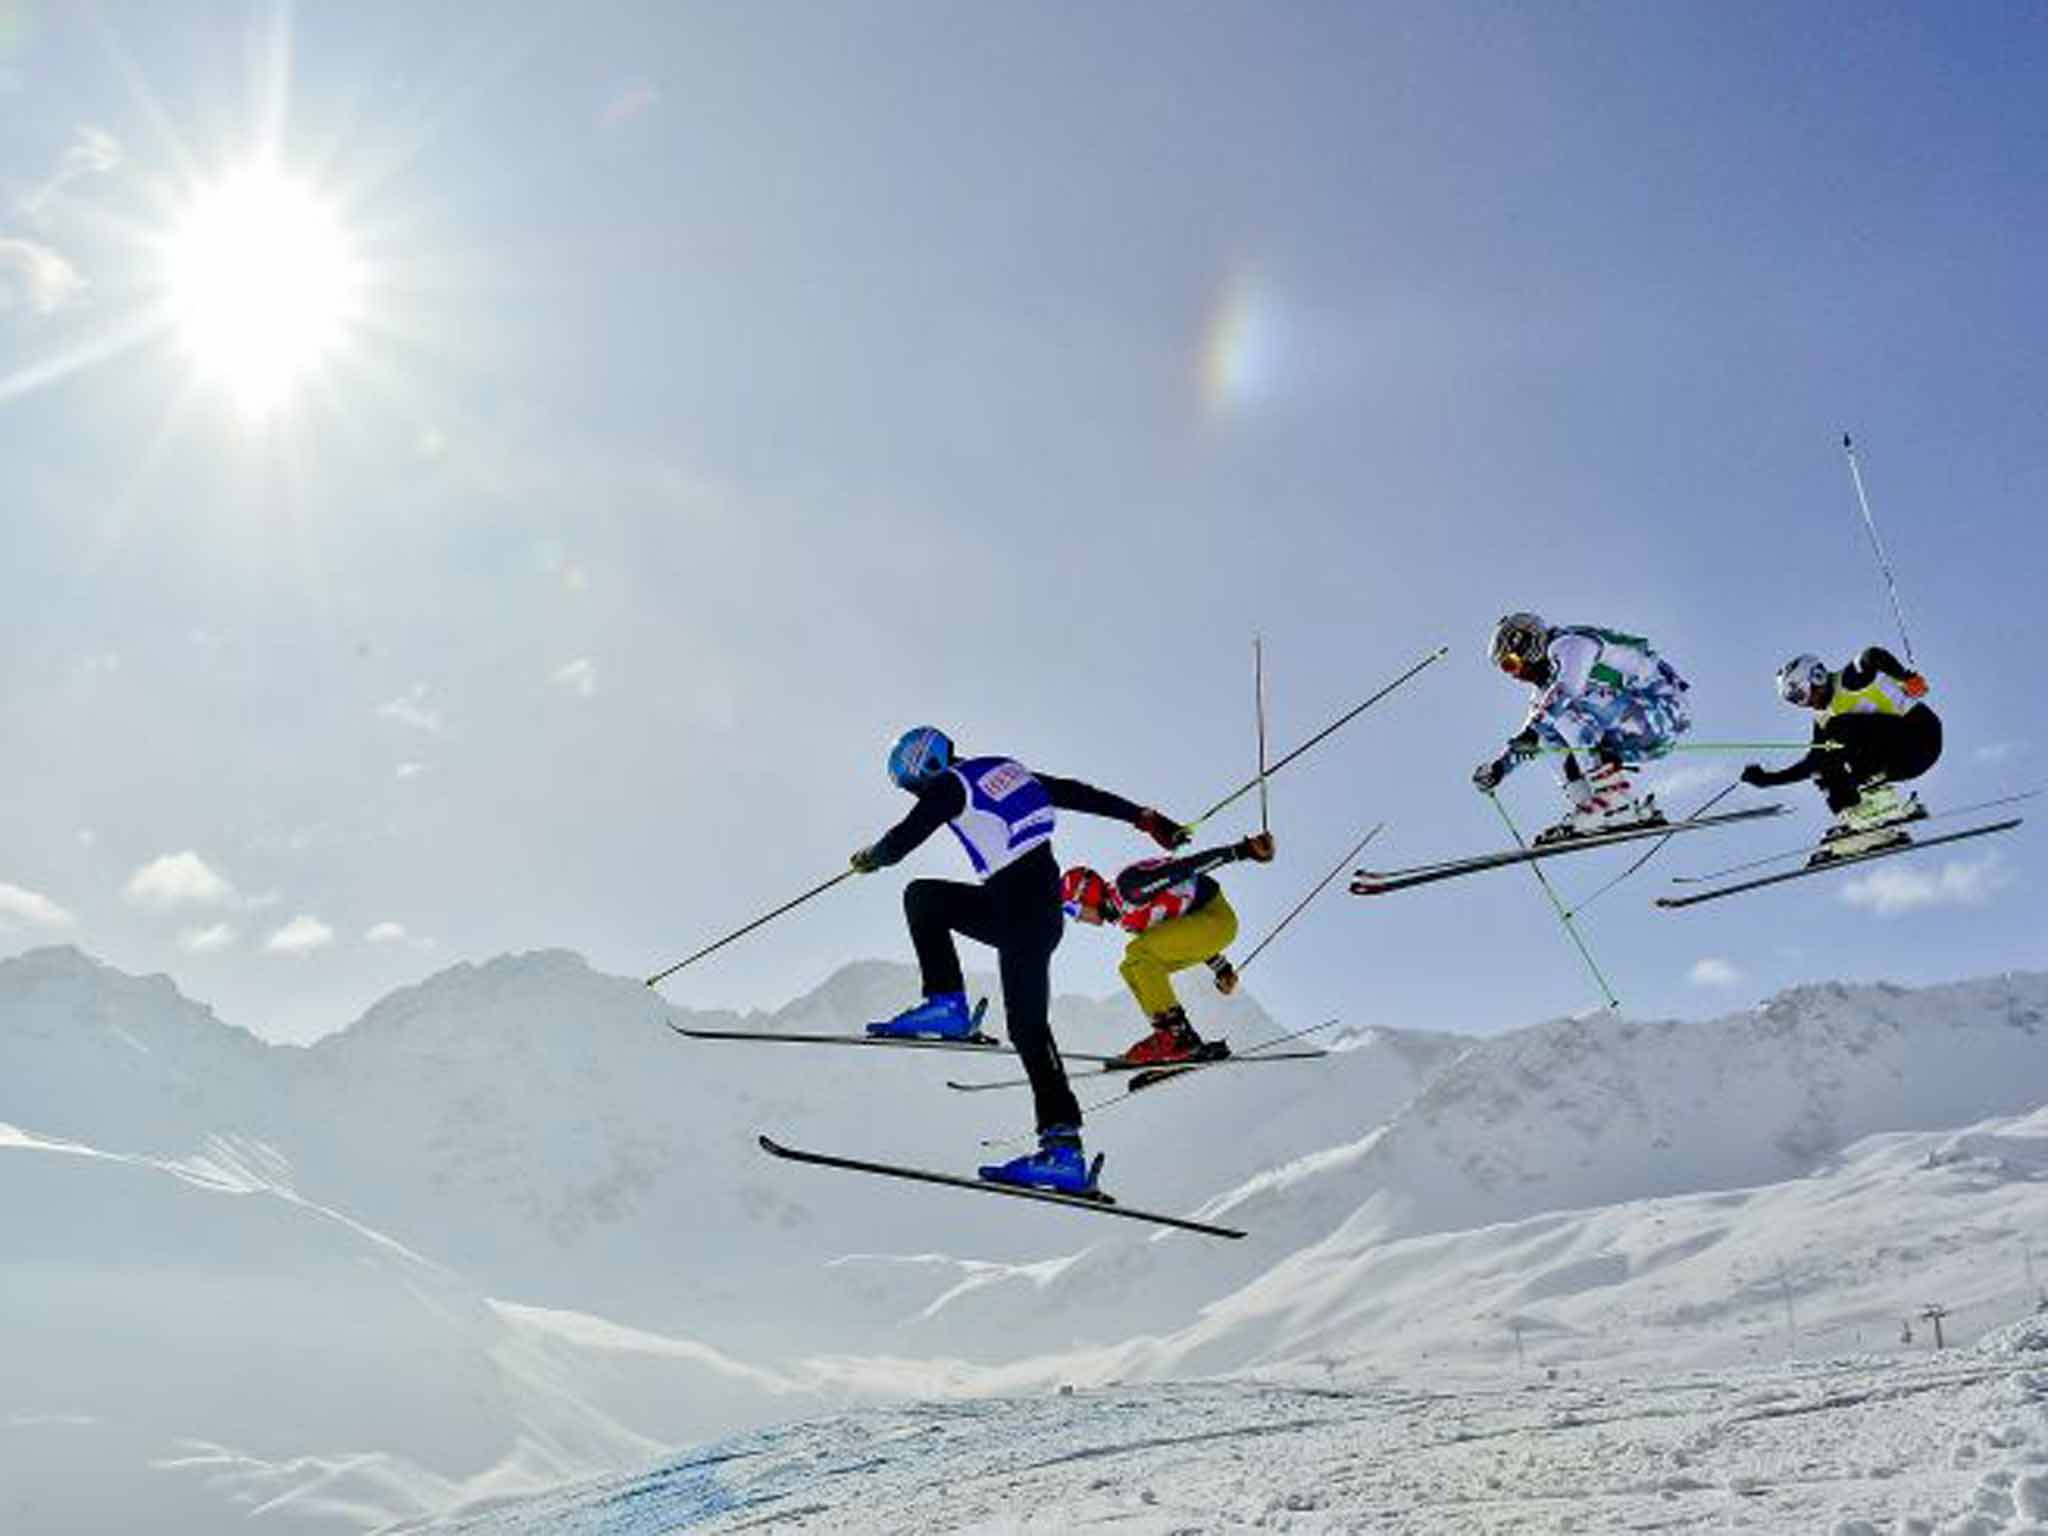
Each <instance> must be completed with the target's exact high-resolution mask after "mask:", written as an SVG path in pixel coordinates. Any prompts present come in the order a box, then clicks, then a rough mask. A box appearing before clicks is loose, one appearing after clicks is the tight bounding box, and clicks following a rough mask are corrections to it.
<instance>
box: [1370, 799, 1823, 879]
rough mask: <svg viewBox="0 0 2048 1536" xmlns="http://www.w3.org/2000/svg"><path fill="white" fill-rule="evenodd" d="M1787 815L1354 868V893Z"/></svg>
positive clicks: (1721, 818) (1751, 813)
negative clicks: (1402, 864)
mask: <svg viewBox="0 0 2048 1536" xmlns="http://www.w3.org/2000/svg"><path fill="white" fill-rule="evenodd" d="M1784 814H1785V807H1784V806H1782V805H1776V804H1773V805H1757V806H1751V807H1750V808H1748V809H1747V810H1741V811H1727V812H1724V813H1722V814H1721V815H1718V816H1696V817H1691V818H1687V819H1685V820H1681V821H1657V822H1650V823H1647V824H1646V825H1643V826H1638V827H1627V828H1624V829H1623V830H1621V831H1619V832H1589V833H1587V834H1586V835H1585V836H1584V837H1563V838H1558V839H1557V840H1556V841H1554V842H1548V843H1533V844H1531V845H1530V846H1529V847H1527V848H1511V849H1507V850H1505V851H1503V852H1500V853H1482V854H1477V855H1475V856H1473V857H1472V858H1468V859H1447V860H1444V861H1442V862H1441V863H1436V864H1417V865H1413V866H1412V867H1410V868H1407V869H1390V870H1373V869H1361V870H1358V871H1356V872H1355V876H1354V878H1353V880H1352V882H1351V894H1352V895H1354V896H1384V895H1387V894H1388V893H1389V892H1392V891H1405V890H1408V889H1409V888H1410V887H1412V886H1418V885H1430V884H1433V883H1434V882H1436V881H1438V880H1455V879H1457V878H1458V877H1459V876H1461V875H1477V874H1481V873H1483V872H1485V871H1486V870H1489V869H1505V868H1507V867H1509V866H1510V865H1514V864H1533V863H1535V862H1537V861H1538V860H1539V859H1554V858H1558V857H1561V856H1562V855H1564V854H1567V853H1587V852H1590V851H1592V850H1593V849H1596V848H1614V847H1618V846H1620V845H1621V844H1623V843H1633V842H1640V841H1641V840H1642V839H1643V838H1646V837H1676V836H1678V835H1679V834H1680V833H1683V832H1700V831H1705V830H1706V829H1708V828H1710V827H1728V826H1735V825H1738V824H1740V823H1742V822H1745V821H1757V820H1760V819H1762V818H1763V817H1766V816H1782V815H1784Z"/></svg>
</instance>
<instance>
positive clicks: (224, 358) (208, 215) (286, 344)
mask: <svg viewBox="0 0 2048 1536" xmlns="http://www.w3.org/2000/svg"><path fill="white" fill-rule="evenodd" d="M164 278H165V282H166V285H167V288H168V291H169V301H170V309H171V317H172V322H173V325H174V327H175V329H176V332H177V335H178V337H179V340H180V342H181V343H182V345H183V347H184V349H185V351H186V352H187V353H188V355H189V356H190V357H191V359H192V362H193V365H194V367H195V369H196V370H197V371H198V372H199V374H200V375H201V376H202V377H204V378H206V379H207V380H209V381H210V382H212V383H214V384H216V385H218V386H219V387H221V388H223V389H225V390H226V391H227V393H228V394H229V395H230V396H231V397H232V398H233V400H234V401H235V403H236V405H237V406H238V407H239V408H240V409H241V411H242V412H243V414H244V415H245V416H246V417H248V418H250V419H252V420H260V419H262V418H265V417H268V416H269V415H271V414H272V413H273V412H275V411H276V410H277V409H278V408H279V407H281V406H282V405H284V404H285V403H286V402H287V401H288V400H289V399H290V398H291V396H292V394H293V392H294V391H295V390H296V389H297V388H298V386H299V385H300V384H302V383H303V382H305V380H306V379H307V378H308V376H309V375H310V374H312V373H313V372H314V371H315V370H316V369H317V368H318V367H319V365H320V364H321V363H322V362H323V361H324V360H326V359H327V358H329V357H331V356H332V355H333V354H334V353H335V352H337V351H338V350H339V349H340V348H341V347H342V346H343V345H344V343H345V342H346V341H347V339H348V334H349V331H350V328H351V326H352V325H353V323H354V322H355V320H356V319H357V318H358V316H357V306H358V304H359V302H360V299H361V289H362V273H361V266H360V263H359V262H358V260H357V257H356V254H355V250H354V247H353V242H352V241H351V240H350V238H349V235H348V232H347V230H346V229H345V228H344V227H343V225H342V222H341V219H340V217H339V216H338V214H337V213H336V211H335V209H334V208H333V206H332V205H331V204H329V203H328V202H327V201H325V200H324V199H322V198H321V197H320V196H319V195H318V194H317V193H315V192H314V191H313V189H312V188H310V187H308V186H307V185H305V184H304V183H302V182H299V181H296V180H294V179H293V178H291V177H290V176H287V175H286V174H284V172H283V171H281V170H280V169H278V168H277V167H275V166H272V165H261V164H259V165H252V166H248V167H245V168H243V169H241V170H239V171H236V172H234V173H232V174H230V175H228V176H226V177H224V178H222V179H221V180H220V181H218V182H216V183H214V184H213V185H211V186H208V187H205V188H203V189H201V190H200V191H199V192H198V193H197V194H196V195H195V196H194V197H193V199H192V201H191V203H190V205H189V207H188V208H187V209H186V212H185V214H184V217H183V218H182V219H181V220H180V221H179V222H178V224H177V227H176V228H175V230H174V231H173V233H172V234H171V236H170V238H169V240H168V241H167V242H166V243H165V269H164Z"/></svg>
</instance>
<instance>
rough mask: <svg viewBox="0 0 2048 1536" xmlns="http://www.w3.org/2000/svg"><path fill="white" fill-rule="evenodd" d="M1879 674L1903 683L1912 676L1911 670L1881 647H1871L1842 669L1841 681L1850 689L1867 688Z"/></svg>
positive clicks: (1866, 648)
mask: <svg viewBox="0 0 2048 1536" xmlns="http://www.w3.org/2000/svg"><path fill="white" fill-rule="evenodd" d="M1879 674H1883V675H1884V676H1885V677H1890V678H1896V679H1898V680H1899V681H1900V682H1904V681H1905V680H1906V679H1907V678H1908V677H1910V676H1912V675H1913V669H1912V668H1911V667H1909V666H1907V665H1906V664H1905V663H1904V662H1902V661H1900V660H1899V658H1898V657H1896V656H1894V655H1893V654H1892V653H1891V652H1890V651H1888V650H1886V649H1885V648H1884V647H1883V646H1881V645H1872V646H1867V647H1865V649H1864V652H1863V654H1862V655H1861V656H1858V657H1857V658H1856V659H1855V660H1854V661H1852V662H1850V663H1849V665H1847V666H1846V667H1844V668H1842V681H1843V682H1844V683H1846V684H1847V685H1848V686H1849V687H1851V688H1868V687H1869V686H1870V685H1871V683H1872V681H1874V680H1875V679H1876V678H1877V677H1878V675H1879Z"/></svg>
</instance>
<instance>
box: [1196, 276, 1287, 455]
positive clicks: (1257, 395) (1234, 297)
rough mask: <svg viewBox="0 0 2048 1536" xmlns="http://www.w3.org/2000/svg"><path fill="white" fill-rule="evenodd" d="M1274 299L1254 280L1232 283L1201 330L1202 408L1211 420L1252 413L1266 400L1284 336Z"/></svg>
mask: <svg viewBox="0 0 2048 1536" xmlns="http://www.w3.org/2000/svg"><path fill="white" fill-rule="evenodd" d="M1278 329H1279V328H1278V323H1277V316H1276V314H1275V307H1274V304H1273V301H1272V299H1271V298H1270V297H1269V296H1268V295H1267V293H1266V292H1265V290H1264V288H1263V287H1262V286H1261V285H1260V283H1259V282H1258V280H1257V279H1256V278H1255V277H1252V276H1250V275H1248V274H1245V273H1236V274H1233V275H1232V276H1231V277H1230V278H1228V279H1227V280H1226V281H1225V282H1224V284H1223V287H1222V289H1221V291H1220V292H1219V293H1218V295H1217V298H1216V302H1215V303H1214V304H1213V305H1212V306H1211V308H1210V311H1209V317H1208V320H1207V322H1206V323H1205V324H1204V326H1203V328H1202V346H1201V357H1200V378H1199V381H1198V387H1199V390H1200V394H1201V401H1202V409H1203V411H1204V413H1205V414H1206V415H1208V416H1209V417H1211V418H1212V419H1216V418H1222V417H1226V416H1230V415H1233V414H1236V413H1239V412H1241V411H1244V410H1247V409H1249V408H1251V407H1252V406H1255V405H1257V404H1259V403H1260V402H1261V401H1263V400H1264V399H1266V398H1267V396H1268V395H1269V394H1270V393H1271V391H1272V387H1273V378H1274V371H1275V368H1276V366H1277V362H1278V352H1279V336H1278Z"/></svg>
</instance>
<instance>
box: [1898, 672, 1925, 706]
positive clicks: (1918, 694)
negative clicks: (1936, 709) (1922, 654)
mask: <svg viewBox="0 0 2048 1536" xmlns="http://www.w3.org/2000/svg"><path fill="white" fill-rule="evenodd" d="M1903 686H1904V688H1905V690H1906V697H1907V698H1909V699H1924V698H1926V697H1927V679H1926V678H1924V677H1922V676H1921V675H1920V674H1919V673H1918V672H1908V673H1907V674H1906V681H1905V683H1904V685H1903Z"/></svg>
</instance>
